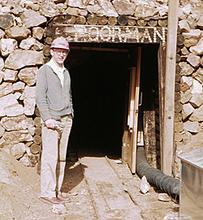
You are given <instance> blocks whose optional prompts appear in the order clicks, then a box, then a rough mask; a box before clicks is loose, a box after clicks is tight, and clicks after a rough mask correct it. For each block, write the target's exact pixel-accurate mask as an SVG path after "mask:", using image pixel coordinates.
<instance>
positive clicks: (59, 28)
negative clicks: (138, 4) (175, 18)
mask: <svg viewBox="0 0 203 220" xmlns="http://www.w3.org/2000/svg"><path fill="white" fill-rule="evenodd" d="M166 32H167V28H165V27H140V26H108V25H104V26H103V25H68V24H67V25H65V24H61V25H56V26H55V35H63V36H64V37H67V39H68V41H70V42H116V43H126V42H127V43H159V42H162V44H163V45H164V44H165V42H166Z"/></svg>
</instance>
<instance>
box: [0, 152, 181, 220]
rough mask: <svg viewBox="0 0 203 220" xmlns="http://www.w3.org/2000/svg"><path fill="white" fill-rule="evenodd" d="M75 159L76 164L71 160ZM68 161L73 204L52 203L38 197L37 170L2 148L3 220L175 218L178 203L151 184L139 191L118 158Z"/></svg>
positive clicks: (0, 213) (67, 178) (68, 187)
mask: <svg viewBox="0 0 203 220" xmlns="http://www.w3.org/2000/svg"><path fill="white" fill-rule="evenodd" d="M71 161H72V162H71ZM71 161H68V163H67V167H66V175H65V179H64V183H63V191H64V193H66V194H67V196H68V197H69V198H70V202H68V203H66V204H64V205H62V206H61V205H60V206H56V205H55V206H54V205H53V206H52V205H50V204H46V203H43V202H42V201H40V200H39V198H38V197H39V184H40V176H39V174H37V168H36V167H35V168H26V167H24V166H23V165H22V164H20V163H19V162H17V161H16V160H15V159H14V158H12V157H11V156H9V155H8V154H7V153H5V152H4V151H2V150H1V151H0V219H1V220H97V219H98V220H131V219H132V220H133V219H134V220H139V219H146V220H161V219H163V220H167V219H168V220H169V219H170V220H172V219H173V220H174V219H178V218H177V216H178V209H179V205H178V204H176V203H175V202H173V201H171V200H170V199H169V201H165V202H163V201H159V199H158V196H159V193H158V192H156V191H155V190H154V189H153V188H152V187H151V188H150V190H149V192H147V193H146V194H142V193H141V192H140V188H139V187H140V179H139V177H138V176H137V175H131V173H130V171H129V169H128V166H127V165H126V164H122V163H121V161H120V160H119V158H116V159H115V158H114V159H113V158H108V157H104V156H94V157H90V156H89V157H87V156H80V157H79V159H78V160H76V158H72V159H71Z"/></svg>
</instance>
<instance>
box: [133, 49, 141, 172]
mask: <svg viewBox="0 0 203 220" xmlns="http://www.w3.org/2000/svg"><path fill="white" fill-rule="evenodd" d="M140 73H141V47H138V51H137V71H136V78H135V91H134V92H135V96H134V97H135V102H134V113H133V116H134V117H133V130H132V151H131V157H132V159H131V161H132V170H131V171H132V173H135V172H136V152H137V132H138V107H139V94H140Z"/></svg>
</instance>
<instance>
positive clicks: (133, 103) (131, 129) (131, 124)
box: [122, 47, 141, 174]
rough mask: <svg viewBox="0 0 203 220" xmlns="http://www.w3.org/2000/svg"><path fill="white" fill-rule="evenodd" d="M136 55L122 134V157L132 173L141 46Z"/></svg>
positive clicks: (134, 164) (134, 166)
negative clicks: (126, 115)
mask: <svg viewBox="0 0 203 220" xmlns="http://www.w3.org/2000/svg"><path fill="white" fill-rule="evenodd" d="M136 57H137V61H136V66H134V67H131V68H130V83H129V102H128V118H127V126H125V131H124V135H123V149H122V151H123V152H122V159H123V160H124V161H125V162H127V163H128V165H129V167H130V169H131V172H132V173H133V174H134V173H135V172H136V150H137V132H138V113H139V111H138V106H139V92H140V68H141V47H138V49H137V56H136Z"/></svg>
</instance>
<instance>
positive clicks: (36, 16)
mask: <svg viewBox="0 0 203 220" xmlns="http://www.w3.org/2000/svg"><path fill="white" fill-rule="evenodd" d="M21 19H22V21H23V23H24V25H25V26H26V27H27V28H30V27H37V26H39V25H41V24H44V23H45V22H46V21H47V18H46V17H45V16H42V15H41V14H40V13H39V12H36V11H33V10H27V11H25V12H24V13H23V14H22V15H21Z"/></svg>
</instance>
